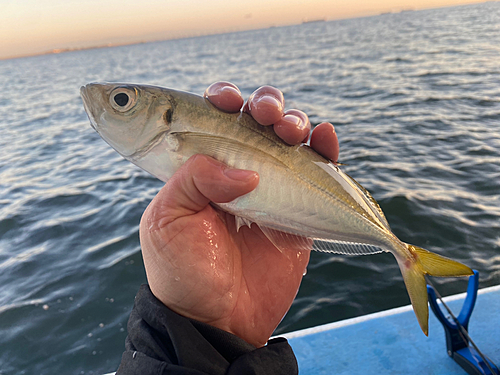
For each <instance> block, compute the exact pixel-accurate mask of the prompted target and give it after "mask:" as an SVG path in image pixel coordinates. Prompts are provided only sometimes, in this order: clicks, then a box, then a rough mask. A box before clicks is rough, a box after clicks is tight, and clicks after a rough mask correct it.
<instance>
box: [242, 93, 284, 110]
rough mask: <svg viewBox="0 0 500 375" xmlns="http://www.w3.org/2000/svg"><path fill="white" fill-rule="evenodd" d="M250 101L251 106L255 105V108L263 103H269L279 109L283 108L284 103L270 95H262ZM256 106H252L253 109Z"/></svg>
mask: <svg viewBox="0 0 500 375" xmlns="http://www.w3.org/2000/svg"><path fill="white" fill-rule="evenodd" d="M250 103H251V107H255V108H256V107H258V106H260V105H262V104H264V105H269V106H273V107H276V108H278V109H279V110H282V109H283V105H282V103H281V101H279V100H278V99H277V98H275V97H274V96H270V95H264V96H261V97H260V98H258V99H257V100H255V99H254V100H253V101H251V102H250ZM255 108H251V109H252V110H253V109H255Z"/></svg>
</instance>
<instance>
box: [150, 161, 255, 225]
mask: <svg viewBox="0 0 500 375" xmlns="http://www.w3.org/2000/svg"><path fill="white" fill-rule="evenodd" d="M258 183H259V175H258V174H257V173H256V172H253V171H247V170H242V169H231V168H229V167H227V166H226V165H224V164H222V163H220V162H218V161H216V160H214V159H212V158H210V157H208V156H206V155H195V156H193V157H191V158H190V159H189V160H188V161H187V162H186V163H185V164H184V165H183V166H182V167H181V168H180V169H179V170H178V171H177V172H176V173H175V174H174V175H173V176H172V178H171V179H170V180H169V181H168V182H167V184H166V185H165V186H164V187H163V188H162V189H161V190H160V192H159V193H158V194H157V196H156V197H155V199H154V200H153V201H152V202H151V204H150V205H149V207H148V208H147V210H146V212H145V214H144V216H145V218H143V219H146V220H147V222H148V223H147V224H148V227H149V228H150V229H151V230H154V229H156V228H154V227H158V228H161V227H163V226H165V225H167V224H169V223H171V222H173V221H174V220H176V219H177V218H180V217H183V216H187V215H192V214H194V213H197V212H199V211H201V210H203V209H204V208H205V207H206V206H207V205H208V204H209V202H211V201H212V202H215V203H226V202H230V201H232V200H234V199H236V198H237V197H239V196H241V195H244V194H247V193H249V192H250V191H252V190H253V189H255V188H256V187H257V184H258Z"/></svg>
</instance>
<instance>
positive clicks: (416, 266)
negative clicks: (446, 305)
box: [398, 244, 473, 336]
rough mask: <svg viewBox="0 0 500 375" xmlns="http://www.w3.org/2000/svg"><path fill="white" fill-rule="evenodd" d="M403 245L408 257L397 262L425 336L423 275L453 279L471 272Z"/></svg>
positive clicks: (460, 264)
mask: <svg viewBox="0 0 500 375" xmlns="http://www.w3.org/2000/svg"><path fill="white" fill-rule="evenodd" d="M405 245H406V247H407V249H408V251H409V252H410V256H409V257H407V258H406V259H403V260H402V261H401V260H398V263H399V267H400V268H401V273H402V274H403V279H404V282H405V284H406V289H407V290H408V294H409V295H410V300H411V304H412V305H413V310H414V311H415V315H416V316H417V320H418V323H419V324H420V328H422V331H423V332H424V333H425V335H426V336H427V335H428V333H429V308H428V306H427V302H428V299H427V283H426V281H425V275H430V276H438V277H455V276H469V275H472V273H473V272H472V270H471V269H470V268H469V267H467V266H466V265H464V264H462V263H459V262H456V261H454V260H451V259H448V258H445V257H443V256H441V255H437V254H434V253H431V252H430V251H427V250H425V249H422V248H420V247H417V246H413V245H409V244H405Z"/></svg>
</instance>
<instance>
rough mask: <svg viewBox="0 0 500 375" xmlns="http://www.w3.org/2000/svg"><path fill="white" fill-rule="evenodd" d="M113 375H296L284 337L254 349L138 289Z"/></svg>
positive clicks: (293, 359)
mask: <svg viewBox="0 0 500 375" xmlns="http://www.w3.org/2000/svg"><path fill="white" fill-rule="evenodd" d="M127 329H128V336H127V339H126V341H125V348H126V351H125V353H123V356H122V361H121V364H120V367H119V368H118V371H117V375H131V374H141V375H147V374H186V375H191V374H192V375H201V374H210V375H212V374H213V375H218V374H242V375H245V374H249V375H250V374H256V375H257V374H259V375H260V374H262V375H264V374H287V375H288V374H298V366H297V361H296V359H295V356H294V354H293V351H292V348H291V347H290V345H289V344H288V342H287V341H286V339H284V338H276V339H272V340H270V341H269V342H268V344H267V345H266V346H264V347H262V348H258V349H257V348H255V347H254V346H252V345H250V344H248V343H247V342H245V341H244V340H242V339H240V338H239V337H237V336H235V335H233V334H231V333H229V332H226V331H223V330H221V329H218V328H216V327H213V326H210V325H208V324H205V323H201V322H198V321H195V320H191V319H187V318H185V317H183V316H181V315H178V314H176V313H175V312H173V311H172V310H170V309H169V308H167V307H166V306H165V305H163V303H161V302H160V301H159V300H158V299H157V298H156V297H155V296H154V295H153V293H152V292H151V290H150V289H149V286H148V285H142V286H141V288H140V289H139V292H138V293H137V296H136V298H135V303H134V308H133V310H132V313H131V314H130V318H129V322H128V326H127Z"/></svg>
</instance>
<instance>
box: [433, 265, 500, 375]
mask: <svg viewBox="0 0 500 375" xmlns="http://www.w3.org/2000/svg"><path fill="white" fill-rule="evenodd" d="M478 287H479V272H478V271H476V270H474V274H473V275H472V276H470V277H469V284H468V286H467V296H466V297H465V301H464V304H463V305H462V309H461V310H460V314H459V315H458V317H457V321H458V322H459V323H460V325H461V326H462V327H463V328H464V329H465V330H466V331H467V332H468V331H469V328H468V327H469V320H470V317H471V315H472V310H473V309H474V305H475V303H476V298H477V290H478ZM427 293H428V295H429V304H430V305H431V308H432V311H434V314H435V315H436V317H437V318H438V320H439V321H440V322H441V324H442V325H443V328H444V332H445V334H446V348H447V350H448V355H449V356H450V357H451V358H453V360H454V361H455V362H457V363H458V364H459V365H460V366H461V367H462V368H463V369H464V370H465V371H466V372H467V373H468V374H471V375H500V370H499V369H498V367H497V366H496V365H495V364H494V363H493V362H492V361H491V360H490V359H489V358H486V357H485V358H486V360H487V361H488V363H489V365H490V367H491V368H492V369H493V371H494V372H493V373H492V372H491V371H490V369H489V368H488V366H487V365H486V364H485V363H484V361H483V360H482V359H481V356H480V355H479V354H478V352H477V351H476V349H474V348H473V347H471V346H470V345H469V339H468V338H467V337H464V335H463V334H462V333H461V328H460V327H459V326H458V325H457V324H456V323H455V321H454V320H453V319H452V318H451V317H448V318H447V317H445V316H444V314H443V311H442V310H441V308H440V307H439V305H438V303H437V300H436V291H435V290H434V288H433V287H432V286H430V285H427Z"/></svg>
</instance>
